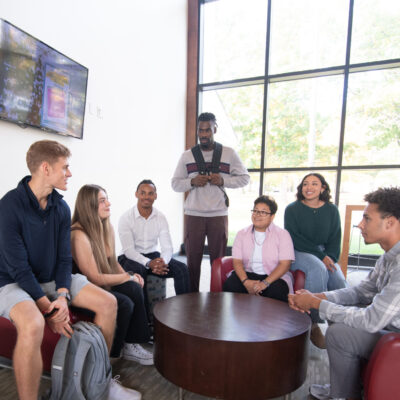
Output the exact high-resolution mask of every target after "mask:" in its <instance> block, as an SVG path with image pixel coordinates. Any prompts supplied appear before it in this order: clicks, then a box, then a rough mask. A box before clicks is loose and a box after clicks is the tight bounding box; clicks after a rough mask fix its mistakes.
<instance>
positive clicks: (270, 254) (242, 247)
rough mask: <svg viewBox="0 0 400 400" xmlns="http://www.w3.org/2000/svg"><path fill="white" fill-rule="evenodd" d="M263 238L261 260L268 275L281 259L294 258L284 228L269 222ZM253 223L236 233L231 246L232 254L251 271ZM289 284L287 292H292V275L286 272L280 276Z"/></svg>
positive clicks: (290, 241)
mask: <svg viewBox="0 0 400 400" xmlns="http://www.w3.org/2000/svg"><path fill="white" fill-rule="evenodd" d="M265 233H266V235H265V240H264V243H263V245H262V262H263V267H264V270H265V273H266V274H267V275H269V274H270V273H271V272H272V271H273V270H274V269H275V268H276V267H277V265H278V263H279V261H282V260H291V261H293V260H294V248H293V242H292V238H291V237H290V234H289V232H288V231H287V230H286V229H282V228H279V227H278V226H276V225H274V224H273V223H271V225H270V226H269V227H268V228H267V230H266V232H265ZM254 246H255V243H254V234H253V225H250V226H248V227H247V228H244V229H242V230H241V231H239V232H238V234H237V235H236V238H235V241H234V242H233V246H232V256H233V258H237V259H239V260H242V262H243V266H244V269H245V270H246V271H248V272H253V271H252V269H251V265H250V264H251V260H252V257H253V253H254ZM281 279H283V280H284V281H285V282H286V283H287V285H288V286H289V293H293V280H292V275H291V274H290V273H289V272H286V273H285V274H284V275H283V276H281Z"/></svg>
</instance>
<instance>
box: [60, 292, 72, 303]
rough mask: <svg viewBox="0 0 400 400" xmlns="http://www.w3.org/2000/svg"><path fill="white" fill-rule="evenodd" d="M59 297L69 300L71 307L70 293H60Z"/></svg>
mask: <svg viewBox="0 0 400 400" xmlns="http://www.w3.org/2000/svg"><path fill="white" fill-rule="evenodd" d="M59 297H65V300H67V304H68V305H70V304H71V295H70V294H69V293H68V292H60V293H58V295H57V299H58V298H59Z"/></svg>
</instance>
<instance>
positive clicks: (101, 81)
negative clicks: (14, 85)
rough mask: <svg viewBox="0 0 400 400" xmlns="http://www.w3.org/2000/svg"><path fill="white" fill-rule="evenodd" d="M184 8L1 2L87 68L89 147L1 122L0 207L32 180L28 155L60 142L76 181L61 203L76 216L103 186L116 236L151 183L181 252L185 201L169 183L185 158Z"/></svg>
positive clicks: (177, 2)
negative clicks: (85, 198) (81, 196)
mask: <svg viewBox="0 0 400 400" xmlns="http://www.w3.org/2000/svg"><path fill="white" fill-rule="evenodd" d="M186 3H187V1H186V0H168V1H166V0H146V1H143V0H114V1H113V2H111V1H106V0H83V1H82V0H69V1H63V2H61V1H56V0H35V1H32V0H12V1H10V0H0V17H1V18H3V19H6V20H8V21H9V22H11V23H13V24H14V25H16V26H17V27H19V28H21V29H23V30H24V31H26V32H28V33H30V34H32V35H33V36H35V37H37V38H38V39H40V40H42V41H43V42H45V43H47V44H49V45H50V46H52V47H54V48H55V49H57V50H58V51H60V52H61V53H64V54H65V55H67V56H68V57H70V58H72V59H74V60H75V61H78V62H79V63H81V64H83V65H84V66H86V67H88V68H89V83H88V96H87V104H86V116H85V126H84V134H83V140H78V139H73V138H65V137H63V136H59V135H53V134H46V133H42V131H40V130H36V129H33V128H26V129H21V128H20V127H18V126H17V125H14V124H10V123H7V122H3V121H0V170H1V178H0V197H2V196H3V195H4V193H6V192H7V191H8V190H10V189H12V188H14V187H15V186H16V184H17V182H18V181H19V180H20V179H21V178H22V177H23V176H25V175H27V174H28V170H27V168H26V165H25V154H26V151H27V149H28V148H29V146H30V145H31V144H32V143H33V142H34V141H36V140H40V139H52V140H58V141H60V142H62V143H63V144H65V145H66V146H68V147H69V148H70V150H71V151H72V158H71V170H72V174H73V176H72V178H71V180H70V184H69V190H68V191H67V192H66V193H63V194H64V195H65V199H66V201H67V202H68V204H69V205H70V207H71V210H73V207H74V202H75V197H76V194H77V192H78V190H79V188H80V187H81V186H82V185H83V184H85V183H96V184H99V185H102V186H104V187H105V188H106V190H107V191H108V195H109V197H110V200H111V203H112V222H113V224H114V226H116V224H117V223H118V218H119V216H120V215H121V214H122V213H123V212H124V211H125V210H126V209H128V208H129V207H130V206H131V205H133V204H134V201H135V199H134V191H135V188H136V185H137V183H138V182H139V181H140V180H141V179H143V178H150V179H153V181H154V182H155V183H156V185H157V189H158V199H157V201H156V203H155V206H156V207H158V208H159V209H161V210H162V211H163V212H164V213H165V214H166V216H167V218H168V220H169V223H170V229H171V234H172V237H173V241H174V247H175V250H177V249H178V245H179V244H180V243H181V242H182V226H183V222H182V218H183V211H182V210H183V208H182V205H183V204H182V203H183V196H182V195H181V194H178V193H175V192H173V191H172V189H171V186H170V180H171V177H172V174H173V172H174V169H175V166H176V163H177V161H178V158H179V156H180V154H181V153H182V151H183V150H184V133H185V101H186V56H187V50H186V46H187V4H186ZM98 114H99V115H98ZM117 247H118V248H117V250H119V242H117Z"/></svg>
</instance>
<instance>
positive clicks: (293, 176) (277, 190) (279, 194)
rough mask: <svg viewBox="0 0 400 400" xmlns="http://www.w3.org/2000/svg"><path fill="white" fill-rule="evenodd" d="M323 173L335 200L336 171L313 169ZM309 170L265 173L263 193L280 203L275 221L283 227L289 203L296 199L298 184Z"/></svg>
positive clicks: (333, 200)
mask: <svg viewBox="0 0 400 400" xmlns="http://www.w3.org/2000/svg"><path fill="white" fill-rule="evenodd" d="M313 172H317V173H319V174H321V175H322V176H323V177H324V178H325V180H326V181H327V182H328V184H329V188H330V189H331V196H332V202H335V191H336V172H334V171H313ZM309 173H310V172H309V171H295V172H267V173H265V174H264V190H263V194H266V195H268V196H272V197H273V198H274V199H275V201H276V203H277V204H278V211H277V213H276V216H275V220H274V222H275V223H276V224H277V225H278V226H280V227H282V228H283V225H284V224H283V217H284V215H285V208H286V206H287V205H288V204H290V203H292V202H293V201H296V200H297V199H296V193H297V186H299V185H300V182H301V180H302V179H303V177H304V176H305V175H308V174H309Z"/></svg>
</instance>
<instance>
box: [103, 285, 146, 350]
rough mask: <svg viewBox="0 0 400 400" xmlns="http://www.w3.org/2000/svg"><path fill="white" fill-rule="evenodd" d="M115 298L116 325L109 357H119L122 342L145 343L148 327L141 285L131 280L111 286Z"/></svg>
mask: <svg viewBox="0 0 400 400" xmlns="http://www.w3.org/2000/svg"><path fill="white" fill-rule="evenodd" d="M111 293H112V294H113V295H114V296H115V297H116V298H117V302H118V312H117V327H116V331H115V336H114V342H113V345H112V348H111V353H110V356H111V357H119V356H120V352H121V349H122V347H123V345H124V343H125V342H126V343H146V342H148V341H149V340H150V329H149V323H148V319H147V312H146V307H145V303H144V295H143V289H142V287H141V286H140V285H139V284H138V283H137V282H133V281H128V282H125V283H122V284H121V285H116V286H113V287H112V288H111Z"/></svg>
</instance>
